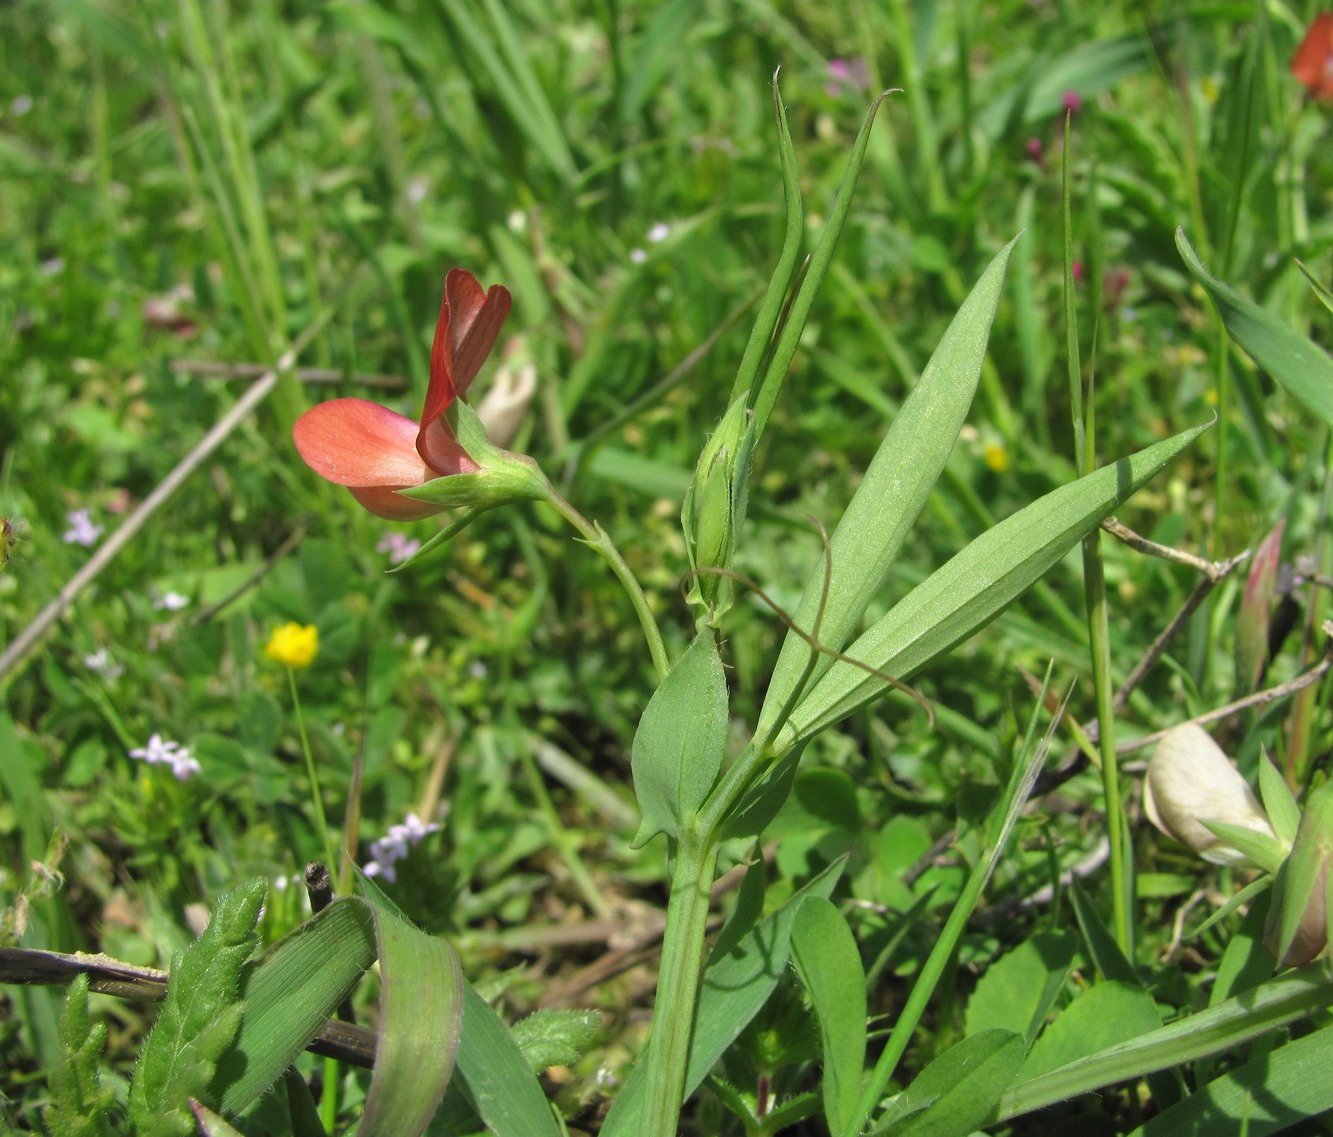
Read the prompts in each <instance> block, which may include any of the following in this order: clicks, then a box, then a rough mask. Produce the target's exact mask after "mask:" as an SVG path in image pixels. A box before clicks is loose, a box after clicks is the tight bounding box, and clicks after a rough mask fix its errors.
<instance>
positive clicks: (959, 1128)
mask: <svg viewBox="0 0 1333 1137" xmlns="http://www.w3.org/2000/svg"><path fill="white" fill-rule="evenodd" d="M1023 1050H1024V1047H1023V1037H1022V1035H1018V1034H1014V1033H1013V1032H1012V1031H1007V1030H984V1031H981V1032H979V1033H977V1034H969V1035H968V1037H967V1038H965V1039H963V1041H962V1042H960V1043H958V1044H957V1045H956V1046H953V1047H950V1048H949V1049H948V1050H946V1051H945V1052H944V1053H943V1054H941V1055H940V1056H939V1057H938V1058H936V1059H935V1061H934V1062H932V1063H931V1064H930V1065H929V1066H927V1067H926V1068H925V1069H924V1070H922V1071H921V1073H920V1075H919V1076H918V1077H917V1078H916V1079H915V1080H914V1081H913V1082H912V1084H911V1085H910V1086H908V1087H907V1090H906V1091H905V1092H904V1093H903V1094H902V1096H901V1097H899V1098H898V1099H897V1100H895V1102H894V1104H893V1105H892V1106H891V1107H890V1108H889V1110H888V1111H887V1114H886V1116H887V1118H888V1123H887V1124H885V1125H882V1126H880V1127H879V1128H878V1129H876V1130H875V1137H924V1135H925V1134H932V1135H934V1137H967V1134H970V1133H974V1132H976V1130H977V1128H978V1127H980V1126H981V1125H984V1124H986V1122H987V1121H988V1120H989V1119H990V1118H991V1117H992V1115H993V1114H994V1112H995V1106H996V1103H997V1102H998V1101H999V1100H1000V1095H1001V1094H1003V1093H1004V1091H1005V1090H1006V1089H1008V1088H1009V1085H1010V1083H1012V1082H1013V1080H1014V1079H1015V1077H1017V1076H1018V1071H1019V1067H1020V1066H1022V1064H1023Z"/></svg>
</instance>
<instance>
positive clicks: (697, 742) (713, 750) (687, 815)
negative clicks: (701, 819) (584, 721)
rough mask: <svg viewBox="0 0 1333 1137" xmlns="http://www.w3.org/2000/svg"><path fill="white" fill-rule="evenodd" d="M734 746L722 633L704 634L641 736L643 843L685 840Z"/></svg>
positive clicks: (657, 700) (649, 710)
mask: <svg viewBox="0 0 1333 1137" xmlns="http://www.w3.org/2000/svg"><path fill="white" fill-rule="evenodd" d="M726 741H727V680H726V676H725V675H724V674H723V672H722V660H721V658H720V657H719V656H718V652H717V639H716V633H714V632H713V630H712V629H711V628H708V627H702V628H700V630H699V632H698V633H697V634H696V635H695V637H694V642H693V643H692V644H691V645H690V647H689V650H688V651H686V652H685V654H684V655H683V656H681V658H680V660H679V662H677V664H676V665H675V667H673V668H672V670H671V673H670V674H669V675H668V676H667V677H666V680H665V681H664V682H663V683H662V685H661V686H660V687H659V688H658V689H657V691H656V693H654V695H653V697H652V699H651V700H650V701H649V703H648V706H647V707H646V708H644V712H643V718H641V719H640V720H639V729H638V730H637V731H636V732H635V735H634V750H633V759H632V763H633V770H634V792H635V795H636V796H637V797H638V799H639V809H640V810H641V811H642V814H643V821H642V822H641V823H640V826H639V832H638V834H637V835H636V836H635V839H634V840H635V843H636V844H642V843H644V842H645V841H647V840H648V839H649V838H651V837H653V836H655V835H656V834H658V833H665V834H666V835H667V836H668V837H670V838H671V839H672V840H678V839H679V837H680V835H681V831H682V829H683V827H685V826H687V825H689V824H690V823H691V822H692V820H693V817H694V814H695V812H696V811H697V810H698V808H699V806H701V805H702V804H703V802H704V799H705V798H706V797H707V796H708V792H709V790H711V789H712V788H713V783H714V782H715V781H716V779H717V774H718V771H719V770H720V769H721V767H722V750H723V747H724V746H725V745H726Z"/></svg>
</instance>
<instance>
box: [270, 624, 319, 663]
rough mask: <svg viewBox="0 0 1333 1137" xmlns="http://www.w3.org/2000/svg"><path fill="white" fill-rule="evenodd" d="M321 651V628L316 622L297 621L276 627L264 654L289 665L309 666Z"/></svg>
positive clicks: (275, 661)
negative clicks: (300, 622) (298, 622)
mask: <svg viewBox="0 0 1333 1137" xmlns="http://www.w3.org/2000/svg"><path fill="white" fill-rule="evenodd" d="M318 652H319V629H318V628H316V627H315V625H314V624H306V625H305V626H304V627H302V625H300V624H297V623H291V624H283V625H282V627H280V628H274V629H273V634H272V635H271V636H269V638H268V646H267V647H266V648H264V654H265V655H266V656H268V658H269V659H271V660H273V662H274V663H281V664H284V665H285V666H287V667H309V666H310V661H311V660H312V659H314V658H315V656H316V654H317V653H318Z"/></svg>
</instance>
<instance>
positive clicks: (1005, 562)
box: [777, 426, 1208, 750]
mask: <svg viewBox="0 0 1333 1137" xmlns="http://www.w3.org/2000/svg"><path fill="white" fill-rule="evenodd" d="M1207 429H1208V427H1207V426H1200V427H1194V428H1193V429H1191V430H1187V431H1185V432H1183V433H1181V434H1177V435H1175V436H1174V437H1172V438H1168V439H1166V440H1164V441H1162V442H1158V443H1156V444H1155V445H1153V446H1150V447H1148V448H1147V449H1146V450H1141V451H1139V452H1138V453H1137V454H1134V455H1131V456H1130V457H1128V458H1122V459H1120V460H1119V461H1118V462H1115V463H1114V464H1112V465H1110V466H1105V467H1103V468H1102V469H1100V470H1095V471H1094V472H1093V473H1091V474H1088V475H1086V476H1085V477H1082V478H1079V479H1078V480H1077V481H1075V482H1071V483H1070V484H1068V485H1065V486H1061V487H1060V488H1059V489H1057V490H1054V491H1052V492H1051V493H1049V494H1047V495H1046V496H1045V497H1043V498H1041V499H1039V500H1038V501H1036V502H1033V504H1031V505H1029V506H1027V507H1026V508H1024V509H1021V510H1019V511H1018V512H1017V513H1015V514H1013V515H1012V516H1010V517H1007V518H1006V519H1005V520H1004V521H1001V522H1000V523H999V524H998V525H996V526H994V527H993V528H991V529H989V530H987V531H986V532H985V533H983V534H982V535H981V536H979V537H977V538H976V539H975V540H974V541H972V543H971V544H969V545H968V546H967V547H966V548H965V549H963V551H962V552H960V553H958V554H957V555H956V556H955V557H954V558H953V559H952V560H950V561H949V562H948V563H947V564H946V565H944V566H943V567H942V568H940V569H937V570H936V571H935V572H934V573H932V574H931V575H930V576H929V577H928V578H927V579H926V580H925V581H923V582H922V583H921V584H919V585H918V586H917V587H916V588H914V589H913V590H912V591H911V592H910V593H908V595H907V596H906V597H904V598H903V599H902V600H901V601H900V602H899V603H898V604H897V605H896V606H895V607H894V608H893V609H892V610H891V611H890V612H889V613H888V614H887V615H886V616H885V617H884V618H883V619H881V620H880V621H879V622H878V623H877V624H875V626H874V627H872V628H871V629H870V630H869V631H867V632H866V633H865V634H864V635H862V636H861V637H860V638H859V639H858V640H856V641H855V642H854V643H853V644H852V645H851V647H849V648H848V649H847V654H848V655H850V656H851V657H852V658H853V659H856V660H860V661H862V662H864V663H866V664H868V665H869V666H870V667H873V668H876V669H878V670H880V671H884V672H886V673H888V674H889V675H892V676H895V677H897V678H899V679H906V678H908V677H909V676H911V675H912V674H914V673H915V672H916V671H919V670H920V669H921V668H922V667H924V666H926V664H928V663H930V662H931V661H933V660H935V659H937V658H939V657H940V656H941V655H943V654H944V653H945V652H947V651H949V650H950V649H951V648H953V647H954V646H955V645H956V644H958V643H960V642H961V641H962V640H964V639H966V638H967V637H968V636H970V635H971V634H972V633H973V632H975V631H977V630H978V629H979V628H981V627H983V626H984V625H986V624H987V623H989V622H990V621H991V620H992V619H994V618H995V617H996V616H997V615H999V613H1000V612H1002V611H1003V610H1004V609H1005V608H1006V607H1007V606H1008V605H1009V604H1010V603H1012V602H1013V601H1014V600H1015V599H1016V598H1017V597H1018V596H1020V595H1022V593H1023V592H1025V591H1026V590H1027V589H1028V588H1029V587H1030V586H1031V585H1032V583H1033V582H1034V581H1036V580H1037V579H1038V578H1039V577H1041V576H1042V574H1043V573H1045V572H1046V570H1047V569H1049V568H1050V567H1051V566H1052V565H1054V564H1055V563H1056V561H1058V560H1059V559H1060V558H1061V557H1063V556H1064V554H1065V553H1067V552H1068V551H1069V550H1070V549H1071V548H1072V547H1073V546H1074V545H1075V544H1076V543H1077V542H1078V541H1080V540H1081V539H1082V538H1083V537H1084V536H1085V535H1086V534H1087V533H1089V532H1090V531H1091V530H1092V528H1093V527H1094V526H1095V525H1097V523H1098V522H1099V521H1101V519H1102V518H1103V517H1106V516H1107V515H1108V514H1110V513H1111V512H1112V511H1114V510H1115V508H1116V507H1117V506H1118V505H1119V504H1120V503H1121V502H1122V501H1124V500H1125V499H1126V498H1128V497H1129V496H1130V494H1132V493H1133V492H1134V491H1135V490H1137V489H1138V488H1139V487H1140V486H1141V485H1143V484H1144V483H1145V482H1146V481H1148V479H1150V478H1151V477H1153V476H1154V475H1155V474H1157V473H1158V472H1159V471H1160V470H1161V469H1162V468H1163V467H1164V466H1165V465H1166V464H1167V463H1168V462H1169V461H1170V460H1171V459H1172V458H1174V457H1175V456H1176V455H1177V454H1178V453H1180V451H1181V450H1183V449H1184V448H1185V447H1186V446H1188V445H1189V444H1190V443H1191V442H1193V441H1194V439H1195V438H1197V437H1198V436H1199V435H1200V434H1201V433H1202V432H1203V431H1205V430H1207ZM886 687H887V684H886V683H885V682H884V680H883V679H881V678H879V677H877V676H875V675H871V674H869V673H868V672H866V671H863V670H861V669H860V668H857V667H853V666H852V665H851V664H848V663H841V662H840V663H835V664H834V665H833V666H832V667H831V668H830V669H829V670H828V672H827V673H826V674H825V675H824V677H823V679H821V680H820V681H819V683H817V684H816V685H815V687H814V689H813V690H811V691H810V692H809V694H807V695H806V696H805V698H803V699H802V700H801V702H800V703H799V704H798V705H797V707H796V710H795V711H794V712H793V713H792V716H791V720H790V722H789V723H788V724H787V726H786V727H785V728H784V729H783V731H782V733H781V734H780V736H779V738H778V740H777V748H778V749H779V750H783V749H786V748H787V747H788V746H790V745H793V744H795V743H796V742H798V741H800V740H802V739H806V738H809V737H811V736H813V735H814V734H816V733H818V731H820V730H822V729H823V728H824V727H826V726H828V725H829V724H830V723H833V722H837V721H838V720H839V719H842V718H845V717H847V716H848V715H849V714H851V713H852V712H853V711H855V710H857V709H858V708H860V707H863V706H865V705H866V704H867V703H869V702H870V701H871V700H873V699H875V698H876V697H877V696H879V695H880V694H881V693H882V692H883V691H884V690H885V689H886Z"/></svg>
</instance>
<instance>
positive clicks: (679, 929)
mask: <svg viewBox="0 0 1333 1137" xmlns="http://www.w3.org/2000/svg"><path fill="white" fill-rule="evenodd" d="M697 832H698V831H697V830H695V831H694V834H691V835H687V836H686V837H684V838H682V840H681V845H680V850H679V853H678V854H677V857H676V870H675V872H674V873H673V874H672V878H671V897H670V899H669V900H668V901H667V915H666V932H665V934H664V936H663V939H662V967H661V971H660V973H659V974H658V977H657V999H656V1000H655V1002H654V1004H653V1025H652V1031H651V1033H650V1034H649V1036H648V1050H647V1052H646V1054H647V1059H648V1082H647V1089H646V1091H645V1097H646V1101H645V1103H644V1108H643V1113H642V1119H643V1125H644V1129H643V1133H644V1135H645V1137H676V1132H677V1125H678V1123H679V1121H680V1110H681V1106H682V1105H683V1104H684V1103H683V1099H684V1097H685V1073H686V1069H687V1066H688V1064H689V1057H690V1035H691V1032H692V1030H693V1027H694V1012H695V1005H696V1004H697V1002H698V999H699V979H700V976H701V975H702V974H703V966H704V933H705V931H706V930H707V927H708V910H709V902H710V890H711V888H712V884H713V874H714V872H715V871H716V868H717V842H715V841H713V840H712V839H710V838H704V839H700V838H698V836H697V835H696V834H697Z"/></svg>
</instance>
